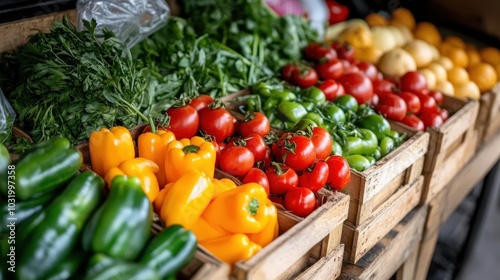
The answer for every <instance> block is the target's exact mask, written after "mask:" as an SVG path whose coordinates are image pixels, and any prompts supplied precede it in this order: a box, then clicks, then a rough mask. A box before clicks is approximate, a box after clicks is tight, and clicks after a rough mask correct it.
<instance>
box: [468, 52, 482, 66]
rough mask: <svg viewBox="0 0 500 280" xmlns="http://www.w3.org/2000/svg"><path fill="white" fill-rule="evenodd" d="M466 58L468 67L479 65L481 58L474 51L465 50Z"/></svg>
mask: <svg viewBox="0 0 500 280" xmlns="http://www.w3.org/2000/svg"><path fill="white" fill-rule="evenodd" d="M465 53H467V57H468V58H469V67H470V66H472V65H476V64H478V63H481V56H480V55H479V53H478V52H477V51H475V50H465Z"/></svg>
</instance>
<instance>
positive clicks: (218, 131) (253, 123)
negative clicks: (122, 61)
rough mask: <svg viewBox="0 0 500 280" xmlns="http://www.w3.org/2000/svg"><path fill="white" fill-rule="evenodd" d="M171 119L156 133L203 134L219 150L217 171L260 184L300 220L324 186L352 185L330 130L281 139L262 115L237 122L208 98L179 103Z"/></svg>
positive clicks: (250, 115) (313, 130) (170, 112)
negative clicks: (335, 149)
mask: <svg viewBox="0 0 500 280" xmlns="http://www.w3.org/2000/svg"><path fill="white" fill-rule="evenodd" d="M167 115H168V116H169V123H168V125H167V126H165V127H159V128H158V129H164V130H170V131H172V132H173V133H174V134H175V136H176V138H178V139H181V138H191V137H193V136H195V135H197V134H201V135H203V136H205V137H206V138H207V139H208V140H210V141H212V143H213V144H214V147H215V148H216V152H217V163H216V164H217V167H218V168H220V169H221V170H223V171H225V172H227V173H228V174H230V175H232V176H235V177H236V178H238V179H239V180H241V181H242V182H243V183H249V182H256V183H259V184H261V185H262V186H263V187H264V188H265V189H266V191H267V193H268V195H270V197H271V198H272V200H273V201H275V202H278V203H281V204H282V205H283V206H284V207H285V208H286V209H287V210H289V211H291V212H292V213H294V214H296V215H298V216H301V217H305V216H307V215H309V214H310V213H311V212H312V211H314V209H316V208H317V207H318V205H319V202H318V200H317V198H316V197H317V192H318V191H319V190H320V189H322V188H323V187H325V186H328V187H330V188H332V189H335V190H342V189H343V188H345V187H346V186H347V185H348V184H349V182H350V178H351V173H350V169H349V165H348V163H347V161H346V160H345V159H344V158H342V157H341V156H330V154H331V153H332V145H333V143H332V138H331V135H330V134H329V132H328V131H327V130H326V129H323V128H320V127H314V128H312V127H309V128H308V130H307V131H299V132H294V133H291V132H290V133H285V134H282V135H281V136H280V137H278V136H277V135H276V134H275V133H274V132H273V133H271V127H270V123H269V120H268V118H267V117H266V116H265V115H264V114H263V113H260V112H247V114H246V115H245V116H244V118H242V119H241V120H239V121H238V120H237V119H236V117H235V116H234V115H233V114H232V113H231V112H230V111H228V110H227V109H226V108H225V107H224V104H223V102H222V101H220V100H214V99H213V98H212V97H210V96H208V95H199V96H197V97H195V98H193V99H190V100H187V101H186V100H185V101H184V102H180V103H179V104H177V105H174V106H172V107H170V108H169V109H168V110H167Z"/></svg>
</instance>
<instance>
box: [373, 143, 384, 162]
mask: <svg viewBox="0 0 500 280" xmlns="http://www.w3.org/2000/svg"><path fill="white" fill-rule="evenodd" d="M370 156H371V157H373V158H374V159H375V160H379V159H381V158H382V153H381V152H380V146H378V147H377V149H376V150H375V152H373V153H372V154H371V155H370Z"/></svg>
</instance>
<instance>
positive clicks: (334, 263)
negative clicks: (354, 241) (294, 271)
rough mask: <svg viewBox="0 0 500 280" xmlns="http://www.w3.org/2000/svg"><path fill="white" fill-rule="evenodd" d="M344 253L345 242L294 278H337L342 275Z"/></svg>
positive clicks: (299, 279)
mask: <svg viewBox="0 0 500 280" xmlns="http://www.w3.org/2000/svg"><path fill="white" fill-rule="evenodd" d="M343 255H344V244H340V245H339V246H337V248H335V249H334V250H333V251H332V252H331V253H330V254H329V255H328V256H326V257H323V258H321V259H320V260H318V261H317V262H315V263H314V264H312V265H311V266H310V267H309V268H308V269H307V270H306V271H304V272H302V273H301V274H300V275H298V276H297V277H294V278H293V279H296V280H311V279H337V278H338V277H339V276H340V270H341V268H342V257H343Z"/></svg>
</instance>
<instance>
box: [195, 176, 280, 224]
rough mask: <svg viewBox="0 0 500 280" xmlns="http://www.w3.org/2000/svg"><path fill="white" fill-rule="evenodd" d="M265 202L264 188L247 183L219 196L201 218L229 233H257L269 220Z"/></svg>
mask: <svg viewBox="0 0 500 280" xmlns="http://www.w3.org/2000/svg"><path fill="white" fill-rule="evenodd" d="M267 201H268V199H267V193H266V190H265V189H264V187H262V186H261V185H259V184H257V183H248V184H244V185H242V186H239V187H237V188H235V189H232V190H228V191H225V192H223V193H221V194H219V196H218V197H217V198H216V199H214V200H213V201H212V202H211V203H210V205H208V207H207V209H206V210H205V212H203V215H202V217H203V218H204V219H205V220H206V221H207V222H208V223H210V224H212V225H216V226H219V227H221V228H222V229H224V230H227V231H229V232H231V233H258V232H260V231H262V230H263V229H264V228H265V227H266V225H267V223H268V222H269V219H270V218H271V217H270V212H269V211H268V210H267V206H266V205H267Z"/></svg>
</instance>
